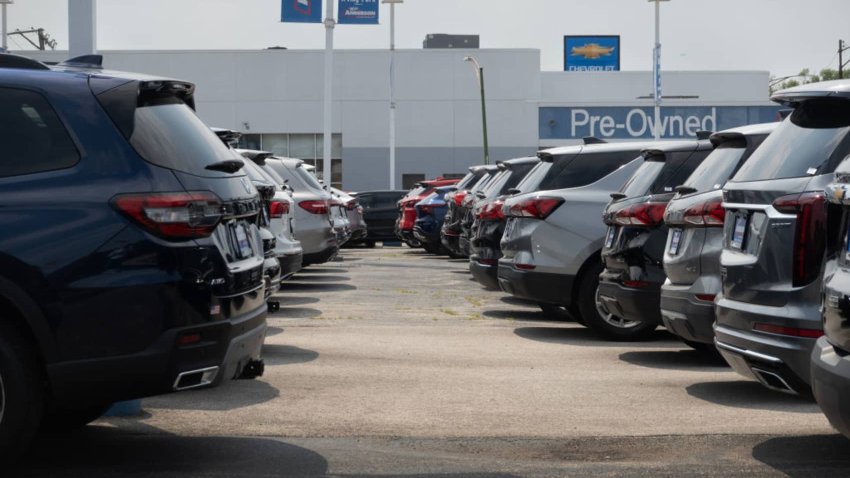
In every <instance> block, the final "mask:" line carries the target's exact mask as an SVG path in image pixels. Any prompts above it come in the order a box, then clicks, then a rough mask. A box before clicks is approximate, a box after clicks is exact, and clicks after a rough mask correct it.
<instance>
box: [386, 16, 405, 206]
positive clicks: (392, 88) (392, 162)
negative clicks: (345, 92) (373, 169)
mask: <svg viewBox="0 0 850 478" xmlns="http://www.w3.org/2000/svg"><path fill="white" fill-rule="evenodd" d="M381 3H388V4H389V5H390V190H394V189H395V5H396V3H404V0H382V2H381Z"/></svg>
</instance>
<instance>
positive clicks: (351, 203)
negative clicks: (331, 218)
mask: <svg viewBox="0 0 850 478" xmlns="http://www.w3.org/2000/svg"><path fill="white" fill-rule="evenodd" d="M358 206H359V204H357V200H356V199H352V200H351V201H348V202H347V203H345V209H346V210H348V211H354V210H355V209H357V207H358Z"/></svg>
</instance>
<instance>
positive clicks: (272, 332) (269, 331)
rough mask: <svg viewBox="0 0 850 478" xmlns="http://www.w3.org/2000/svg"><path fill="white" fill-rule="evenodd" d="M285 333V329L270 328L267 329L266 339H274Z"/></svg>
mask: <svg viewBox="0 0 850 478" xmlns="http://www.w3.org/2000/svg"><path fill="white" fill-rule="evenodd" d="M282 333H283V329H281V328H280V327H268V328H266V338H269V337H274V336H275V335H280V334H282Z"/></svg>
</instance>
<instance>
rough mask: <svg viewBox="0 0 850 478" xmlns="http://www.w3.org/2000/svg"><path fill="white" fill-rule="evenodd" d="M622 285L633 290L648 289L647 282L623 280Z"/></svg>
mask: <svg viewBox="0 0 850 478" xmlns="http://www.w3.org/2000/svg"><path fill="white" fill-rule="evenodd" d="M622 283H623V285H624V286H626V287H632V288H635V289H645V288H647V287H649V282H646V281H643V280H624V281H623V282H622Z"/></svg>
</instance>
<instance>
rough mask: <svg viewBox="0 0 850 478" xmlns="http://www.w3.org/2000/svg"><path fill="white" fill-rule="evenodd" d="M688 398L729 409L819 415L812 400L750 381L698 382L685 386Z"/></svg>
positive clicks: (818, 410)
mask: <svg viewBox="0 0 850 478" xmlns="http://www.w3.org/2000/svg"><path fill="white" fill-rule="evenodd" d="M685 390H686V391H687V392H688V395H690V396H692V397H694V398H699V399H700V400H705V401H706V402H711V403H715V404H717V405H723V406H726V407H736V408H751V409H755V410H775V411H780V412H794V413H820V409H819V408H818V406H817V404H816V403H814V401H812V400H811V399H808V398H803V397H798V396H796V395H788V394H786V393H782V392H775V391H773V390H769V389H767V388H766V387H765V386H764V385H762V384H760V383H758V382H756V381H750V380H735V381H728V382H704V383H695V384H693V385H688V386H687V387H685Z"/></svg>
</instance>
